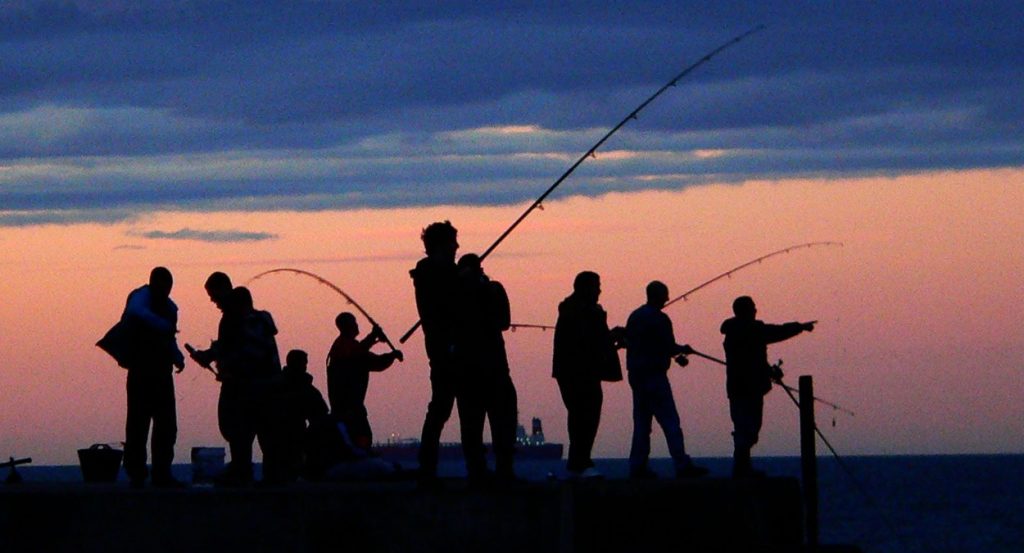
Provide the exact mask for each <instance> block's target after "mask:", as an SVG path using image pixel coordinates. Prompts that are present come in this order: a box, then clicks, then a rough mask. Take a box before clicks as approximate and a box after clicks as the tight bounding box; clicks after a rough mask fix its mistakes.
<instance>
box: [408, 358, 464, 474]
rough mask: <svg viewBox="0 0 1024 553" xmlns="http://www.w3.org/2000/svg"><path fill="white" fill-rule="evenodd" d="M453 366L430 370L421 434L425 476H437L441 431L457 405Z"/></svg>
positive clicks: (422, 463) (420, 459)
mask: <svg viewBox="0 0 1024 553" xmlns="http://www.w3.org/2000/svg"><path fill="white" fill-rule="evenodd" d="M452 373H453V371H452V369H451V367H434V366H433V364H432V366H431V371H430V394H431V395H430V403H428V404H427V416H426V418H424V420H423V431H422V433H421V434H420V450H419V452H418V454H417V456H418V458H419V465H420V474H421V476H423V477H425V478H433V477H436V476H437V455H438V448H439V447H440V444H441V431H442V430H444V425H445V423H447V422H448V419H449V418H450V417H451V414H452V408H453V407H454V406H455V385H456V381H455V376H454V374H452Z"/></svg>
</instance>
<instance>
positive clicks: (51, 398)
mask: <svg viewBox="0 0 1024 553" xmlns="http://www.w3.org/2000/svg"><path fill="white" fill-rule="evenodd" d="M1019 20H1020V6H1019V3H1015V2H987V3H984V4H974V3H968V2H964V3H955V2H954V3H951V2H914V3H902V2H881V3H871V4H870V5H863V4H852V3H851V4H840V5H839V6H838V7H837V6H835V5H831V4H825V3H819V2H804V3H801V2H786V3H758V4H757V5H754V4H753V3H746V2H719V3H714V4H712V5H709V4H707V3H699V2H693V3H690V2H653V1H652V2H622V3H615V2H580V3H574V2H570V3H560V4H559V6H558V7H557V8H554V7H550V8H547V7H545V8H536V7H531V6H529V4H528V3H524V4H522V5H521V4H520V3H507V2H505V3H498V2H441V3H436V2H430V3H425V2H424V3H420V2H393V3H391V2H373V3H358V4H355V3H349V2H334V1H329V0H324V1H307V2H284V1H276V2H275V1H259V0H250V1H246V2H240V1H239V2H234V1H221V2H203V1H191V2H176V1H170V0H164V1H159V2H157V1H141V2H140V1H136V2H121V1H98V0H97V1H79V2H66V1H61V2H47V1H12V2H5V3H3V4H2V5H0V59H2V63H0V75H2V77H3V78H2V79H0V83H2V84H0V247H2V249H0V251H2V256H0V291H2V294H0V298H2V301H0V348H2V349H0V353H2V355H3V359H4V361H5V363H4V368H3V370H2V371H0V390H2V395H0V458H6V457H7V456H16V457H25V456H31V457H33V458H34V460H35V462H36V463H38V464H61V463H74V462H76V457H75V450H76V449H77V448H80V447H87V446H88V445H90V444H92V443H96V442H105V443H116V442H119V441H121V440H122V439H123V432H124V430H123V417H124V404H125V398H124V376H125V375H124V371H123V370H122V369H120V368H118V367H117V366H116V364H114V363H113V361H112V360H111V359H110V358H108V357H107V356H106V355H105V354H103V352H101V351H100V350H99V349H97V348H96V347H95V346H94V343H95V341H96V340H97V339H98V338H99V337H100V336H102V334H103V333H104V332H105V331H106V330H107V328H109V326H110V325H111V324H113V322H114V321H116V320H117V317H119V315H120V312H121V309H122V308H123V305H124V299H125V296H126V295H127V293H128V292H130V291H131V290H132V289H133V288H135V287H137V286H139V285H141V284H143V283H144V282H145V280H146V278H147V276H148V273H149V270H150V269H151V268H152V267H153V266H155V265H164V266H166V267H168V268H169V269H170V270H171V271H172V272H173V274H174V276H175V287H174V290H173V292H172V296H173V298H174V299H175V301H176V302H177V303H178V305H179V307H180V309H181V317H180V325H179V326H180V334H179V340H180V342H182V343H184V342H190V343H193V344H195V345H197V346H198V345H205V344H206V343H208V341H209V340H210V339H211V338H213V337H214V335H215V333H216V324H217V320H218V317H219V312H218V311H217V310H216V309H215V308H214V307H213V305H212V304H210V302H209V301H208V299H207V297H206V295H205V293H204V291H203V289H202V284H203V281H204V280H205V278H206V276H207V275H208V274H209V273H210V272H212V271H215V270H223V271H225V272H228V273H229V274H230V275H231V276H232V277H233V279H234V280H235V282H236V283H238V284H244V283H246V282H247V281H248V279H250V278H251V277H252V276H254V275H256V274H258V273H260V272H261V271H265V270H268V269H273V268H278V267H293V268H298V269H303V270H307V271H311V272H314V273H316V274H319V275H321V276H323V277H324V278H327V279H328V280H330V281H331V282H333V283H335V284H336V285H337V286H339V287H341V288H342V289H344V290H345V291H346V292H347V293H349V294H350V295H351V296H353V297H354V298H355V299H356V300H357V301H359V303H360V304H361V305H362V306H363V307H365V308H366V309H367V311H369V312H370V313H371V315H372V316H373V317H374V318H376V319H377V320H378V321H379V322H380V323H381V324H382V325H383V327H384V328H385V330H386V331H387V332H388V334H389V335H390V336H391V338H392V339H393V340H395V341H397V339H398V337H399V336H400V335H401V334H402V333H403V332H405V330H406V329H408V328H409V327H410V326H411V325H412V324H413V323H414V322H415V321H416V318H417V316H416V313H415V308H414V305H413V294H412V285H411V280H410V279H409V275H408V270H409V269H410V268H411V267H412V266H413V265H414V264H415V263H416V260H417V259H418V258H419V257H421V256H422V246H421V244H420V242H419V232H420V229H421V228H422V227H424V226H425V225H427V224H429V223H430V222H432V221H437V220H443V219H450V220H451V221H452V222H453V223H454V224H455V225H456V226H457V227H458V228H459V231H460V234H459V242H460V243H461V245H462V251H463V252H469V251H475V252H481V251H483V250H484V249H486V248H487V246H489V245H490V244H491V243H492V242H493V241H494V239H495V238H496V237H497V236H498V235H499V234H500V233H501V232H502V231H503V230H505V228H507V227H508V225H509V224H510V223H511V222H512V221H513V220H515V218H516V217H517V216H518V215H519V214H520V213H522V212H523V210H524V209H525V208H526V207H527V206H528V205H529V203H530V202H531V201H532V200H533V199H534V198H536V197H537V196H538V195H539V194H540V193H542V192H543V191H544V190H545V189H546V188H547V187H548V186H550V185H551V183H552V182H554V180H555V179H556V178H557V177H558V176H559V175H561V174H562V173H563V172H564V171H565V170H566V169H567V168H568V167H569V166H570V165H571V164H572V163H573V162H574V161H575V160H576V159H577V158H578V157H579V156H580V155H581V154H582V153H584V152H585V151H586V150H587V149H588V148H589V147H590V146H591V145H592V144H593V143H594V142H595V141H597V140H598V139H599V138H600V137H601V136H602V135H603V134H604V133H605V132H606V131H607V130H608V129H609V128H611V127H612V126H613V125H614V124H615V123H617V122H618V121H619V120H620V119H622V118H623V117H624V116H625V115H626V114H628V113H629V112H630V111H631V110H632V109H633V108H634V107H636V105H638V104H639V103H640V102H642V101H643V100H644V99H645V98H647V97H648V96H649V95H650V94H651V93H653V92H654V91H655V90H657V89H658V88H659V87H660V86H662V85H663V84H665V82H666V81H667V80H668V79H670V78H671V77H673V76H674V75H675V74H677V73H678V72H679V71H680V70H681V69H682V68H683V67H686V66H687V65H689V64H690V63H693V62H694V61H697V60H698V59H700V57H701V56H703V55H704V54H706V53H707V52H708V51H710V50H712V49H714V48H715V47H717V46H718V45H720V44H722V43H724V42H726V41H727V40H729V39H730V38H732V37H734V36H736V35H738V34H740V33H742V32H744V31H746V30H748V29H750V28H753V27H755V26H756V25H759V24H764V25H765V26H766V28H765V29H764V30H763V31H761V32H759V33H756V34H754V35H751V36H750V37H748V38H747V39H745V40H744V41H743V42H740V43H739V44H736V45H735V46H733V47H732V48H730V49H728V50H726V51H724V52H722V53H721V54H719V55H718V56H717V57H715V58H713V59H712V60H711V61H710V62H708V63H706V64H705V65H703V66H702V67H700V68H699V69H698V70H697V71H695V72H694V73H693V74H691V75H689V76H687V77H686V78H685V79H684V80H682V81H680V83H679V85H678V86H677V87H675V88H672V89H669V90H668V91H667V92H666V93H665V94H664V95H663V96H662V97H660V98H658V99H657V101H656V102H654V103H652V104H651V105H650V106H649V107H648V108H647V109H646V110H644V111H643V112H642V113H641V114H640V116H639V118H638V120H636V121H630V122H629V123H628V124H627V125H626V127H624V128H623V129H622V130H621V131H620V132H619V133H617V134H616V135H614V137H612V139H611V140H609V142H608V143H607V144H605V146H604V147H603V148H601V149H600V150H599V151H598V153H597V156H596V158H594V159H588V160H587V161H586V162H584V163H583V165H581V166H580V169H579V170H578V171H577V172H576V173H574V174H573V175H572V176H571V177H570V178H569V179H567V180H566V181H565V182H564V183H563V185H562V186H561V187H560V188H559V189H558V190H557V191H556V192H555V193H554V194H553V195H552V196H551V197H550V198H549V199H548V200H547V201H546V202H545V204H544V209H543V210H538V211H536V212H534V213H533V214H531V215H530V217H529V218H528V219H527V220H526V222H525V223H524V224H523V225H522V226H521V227H520V228H519V229H517V230H516V231H515V233H513V234H512V235H511V236H510V237H509V239H508V240H507V241H506V242H505V243H503V244H502V245H501V247H500V248H499V249H497V250H496V251H495V253H494V254H492V255H491V256H490V257H489V258H488V259H487V260H486V262H485V268H486V270H487V272H488V273H489V274H490V275H491V276H492V277H493V278H495V279H497V280H500V281H501V282H503V283H504V284H505V286H506V288H507V289H508V292H509V296H510V299H511V301H512V312H513V320H514V321H516V322H519V323H528V324H554V321H555V317H556V313H557V304H558V302H559V301H560V300H561V299H562V298H563V297H565V296H566V295H567V294H568V293H569V292H570V291H571V283H572V279H573V276H574V275H575V274H576V273H577V272H579V271H581V270H595V271H597V272H599V273H600V274H601V275H602V280H603V290H604V294H603V296H602V298H601V302H602V304H603V305H604V306H605V308H606V309H607V311H608V312H609V317H610V320H611V322H612V323H613V324H622V323H624V321H625V319H626V317H627V316H628V314H629V312H630V311H631V310H632V309H634V308H636V307H637V306H639V305H640V304H641V303H642V302H643V289H644V286H645V285H646V283H647V282H648V281H650V280H652V279H659V280H662V281H664V282H665V283H666V284H668V286H669V288H670V293H671V294H672V295H673V296H675V295H677V294H681V293H682V292H684V291H686V290H687V289H689V288H692V287H693V286H696V285H697V284H699V283H701V282H703V281H705V280H707V279H708V278H710V277H712V276H714V275H717V274H719V273H721V272H723V271H726V270H728V269H730V268H732V267H734V266H737V265H740V264H742V263H744V262H746V261H749V260H751V259H753V258H756V257H758V256H761V255H764V254H766V253H768V252H772V251H775V250H778V249H781V248H785V247H787V246H791V245H795V244H802V243H807V242H814V241H832V242H840V243H842V246H818V247H814V248H806V249H800V250H795V251H792V252H790V253H788V254H785V255H780V256H776V257H773V258H771V259H769V260H767V261H765V262H763V263H761V264H758V265H755V266H752V267H749V268H747V269H744V270H743V271H741V272H739V273H737V274H735V275H734V276H732V277H731V278H729V279H724V280H722V281H720V282H717V283H715V284H713V285H711V286H709V287H707V288H706V289H704V290H701V291H700V292H698V293H696V294H694V295H693V296H692V297H691V298H690V299H689V300H688V301H686V302H680V303H678V304H675V305H673V306H671V307H669V308H668V309H667V312H668V313H669V315H670V316H671V317H672V318H673V320H674V322H675V328H676V334H677V337H678V338H679V340H680V341H681V342H686V343H689V344H691V345H692V346H693V347H694V348H696V349H697V350H699V351H702V352H705V353H708V354H711V355H714V356H721V355H722V348H721V335H720V334H719V333H718V325H719V324H720V323H721V321H722V320H723V319H725V318H727V317H728V316H730V311H729V308H730V304H731V302H732V299H733V298H735V297H736V296H738V295H742V294H749V295H752V296H753V297H754V299H755V300H756V301H757V303H758V306H759V315H760V316H761V317H762V318H763V319H765V320H767V321H769V322H785V321H790V320H818V321H819V326H818V327H817V329H816V330H815V331H814V332H813V333H811V334H804V335H801V336H799V337H797V338H794V339H793V340H791V341H789V342H786V343H784V344H779V345H777V346H773V347H772V348H771V349H770V358H772V359H777V358H782V359H784V360H785V363H784V366H783V368H784V370H785V371H786V374H787V375H788V379H789V380H790V381H791V383H794V384H795V382H796V377H797V376H798V375H801V374H810V375H813V376H814V377H815V385H816V390H817V392H818V395H820V396H821V397H823V398H826V399H829V400H831V401H834V402H836V403H838V404H840V405H842V406H843V407H845V408H847V409H850V410H852V411H854V412H855V413H856V415H855V416H852V417H851V416H848V415H845V414H842V413H833V412H832V410H830V409H828V408H827V407H823V406H819V408H818V417H819V422H820V423H821V426H822V430H823V431H824V432H825V433H826V435H827V436H829V438H830V441H831V442H832V443H833V445H835V446H836V448H837V449H838V450H839V451H840V452H841V453H848V454H901V453H990V452H1017V453H1020V452H1024V445H1022V444H1024V377H1022V369H1024V340H1022V329H1024V325H1021V323H1020V313H1021V312H1022V307H1024V293H1022V292H1024V290H1022V286H1021V275H1022V274H1024V255H1022V240H1021V236H1024V222H1022V221H1024V217H1022V211H1024V188H1022V186H1021V185H1022V184H1024V112H1022V107H1021V102H1020V98H1022V97H1024V58H1022V57H1021V55H1020V52H1021V51H1022V50H1024V31H1021V29H1020V26H1019ZM248 285H249V286H250V288H251V289H252V291H253V293H254V296H255V299H256V304H257V307H258V308H261V309H266V310H269V311H270V312H271V313H272V314H273V316H274V318H275V320H276V321H277V323H278V326H279V328H280V330H281V334H280V336H279V345H280V348H281V351H282V354H283V353H284V352H286V351H287V350H288V349H292V348H301V349H305V350H307V351H308V352H309V353H310V359H311V362H310V365H311V372H312V373H313V374H314V377H315V379H316V380H315V383H316V384H317V385H318V386H319V387H320V389H321V390H323V391H326V382H325V380H324V379H325V376H324V370H323V363H324V357H325V356H326V352H327V349H328V348H329V346H330V343H331V341H332V340H333V338H334V335H335V331H334V328H333V318H334V316H335V315H336V314H337V313H338V312H339V311H341V310H349V309H351V306H347V305H346V304H345V301H344V299H343V298H341V297H340V296H339V295H338V294H336V293H334V292H333V291H331V290H330V289H329V288H327V287H326V286H323V285H320V284H318V283H316V282H315V281H314V280H312V279H308V278H304V277H300V276H295V275H287V274H275V275H271V276H267V277H265V278H261V279H259V280H256V281H253V282H250V283H249V284H248ZM363 325H364V329H368V326H367V325H366V324H365V322H363ZM551 340H552V335H551V333H550V332H544V331H540V330H530V329H520V330H518V331H516V332H510V333H507V334H506V342H507V343H508V349H509V357H510V363H511V366H512V376H513V380H514V382H515V384H516V387H517V389H518V391H519V402H520V403H519V408H520V415H521V417H520V418H521V420H522V421H523V422H524V423H528V422H529V418H530V417H533V416H539V417H541V418H542V419H543V421H544V426H545V430H546V433H547V435H548V439H549V440H552V441H559V442H565V441H566V440H567V436H566V432H565V411H564V408H563V407H562V404H561V401H560V399H559V396H558V392H557V388H556V386H555V383H554V381H553V380H552V379H551V378H550V357H551ZM402 349H403V350H404V351H405V353H406V361H405V363H402V364H400V365H396V366H394V367H393V368H391V369H389V370H388V371H387V372H385V373H382V374H379V375H374V376H373V378H372V379H371V388H370V392H369V397H368V409H369V412H370V421H371V424H372V425H373V428H374V432H375V434H376V436H377V437H378V438H381V439H384V438H387V437H388V436H389V435H390V434H395V435H398V436H401V437H415V436H417V435H418V432H419V428H420V425H421V423H422V418H423V414H424V413H425V410H426V404H427V401H428V398H429V382H428V379H427V368H426V361H425V356H424V353H423V342H422V335H421V334H417V335H415V336H414V337H413V338H412V339H410V340H409V342H408V343H406V344H405V345H404V346H402ZM671 379H672V384H673V386H674V389H675V395H676V399H677V402H678V404H679V407H680V412H681V414H682V419H683V429H684V432H685V434H686V439H687V446H688V449H689V450H690V453H691V454H693V455H695V456H698V457H700V456H720V455H728V454H729V453H730V452H731V438H730V436H729V430H730V425H729V419H728V406H727V402H726V398H725V389H724V388H725V383H724V374H723V371H722V370H721V368H720V367H718V366H716V365H714V364H712V363H709V362H706V361H703V360H700V359H693V360H692V362H691V364H690V366H689V367H687V368H685V369H679V368H673V369H672V376H671ZM176 386H177V395H178V418H179V427H180V431H179V439H178V447H177V455H178V459H179V460H180V461H184V460H187V456H188V448H189V447H192V446H198V445H223V444H224V442H223V439H222V438H221V437H220V436H219V434H218V432H217V429H216V396H217V384H216V382H215V381H214V380H213V378H212V377H211V375H210V374H209V373H206V372H205V371H203V370H202V369H201V368H200V367H198V366H196V365H194V364H189V365H188V367H187V368H186V371H185V372H184V373H182V374H180V375H178V376H177V377H176ZM605 390H606V401H605V407H604V412H603V420H602V426H601V430H600V434H599V436H598V443H597V445H596V451H595V454H596V455H597V456H603V457H624V456H626V454H627V453H628V444H629V432H630V424H631V423H630V416H629V413H630V403H629V393H628V386H627V385H626V384H625V383H618V384H607V385H606V387H605ZM766 411H767V412H766V417H767V421H766V429H765V432H764V435H763V437H762V442H761V444H760V445H759V446H758V447H757V449H755V453H756V454H775V455H792V454H796V453H797V447H798V433H797V418H796V411H795V409H794V408H793V406H792V405H791V403H790V401H789V399H788V398H786V397H785V395H784V394H782V392H781V391H775V392H772V394H771V395H770V396H769V398H768V400H767V408H766ZM833 416H835V423H836V424H835V426H833V425H832V419H833ZM457 429H458V426H457V422H456V421H455V420H454V419H453V422H452V423H451V424H450V425H449V427H447V429H446V433H445V439H447V440H453V441H454V440H456V439H457V436H458V432H457ZM654 443H655V448H656V449H655V454H656V455H664V454H665V449H664V445H663V439H662V438H661V436H660V435H656V436H655V439H654Z"/></svg>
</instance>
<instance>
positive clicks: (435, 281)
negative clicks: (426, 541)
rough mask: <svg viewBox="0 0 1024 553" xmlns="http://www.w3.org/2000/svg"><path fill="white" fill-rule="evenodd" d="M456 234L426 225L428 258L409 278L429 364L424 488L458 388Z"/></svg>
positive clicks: (441, 225)
mask: <svg viewBox="0 0 1024 553" xmlns="http://www.w3.org/2000/svg"><path fill="white" fill-rule="evenodd" d="M457 234H458V231H457V230H456V229H455V227H454V226H452V224H451V223H450V222H448V221H444V222H438V223H431V224H430V225H428V226H427V227H426V228H425V229H423V232H422V233H421V234H420V238H421V240H422V241H423V247H424V250H425V251H426V254H427V256H426V257H425V258H423V259H421V260H420V261H419V262H418V263H417V264H416V267H415V268H414V269H413V270H412V271H410V272H409V274H410V275H411V276H412V282H413V286H414V287H415V291H416V310H417V311H418V313H419V316H420V322H421V323H422V324H423V339H424V343H425V345H426V350H427V358H428V359H429V360H430V394H431V395H430V403H429V404H428V405H427V415H426V418H425V419H424V421H423V432H422V434H421V437H420V450H419V465H420V477H421V481H422V482H423V483H430V482H433V481H434V480H435V479H436V478H437V455H438V447H439V445H440V441H441V432H442V430H444V425H445V423H446V422H448V418H449V417H451V414H452V407H454V405H455V395H456V386H457V384H458V380H457V375H456V370H455V361H454V359H453V348H454V346H455V325H456V319H455V312H456V293H457V288H458V274H457V269H456V266H455V252H456V251H458V249H459V243H458V240H457V239H456V238H457Z"/></svg>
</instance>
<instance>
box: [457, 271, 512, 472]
mask: <svg viewBox="0 0 1024 553" xmlns="http://www.w3.org/2000/svg"><path fill="white" fill-rule="evenodd" d="M458 269H459V302H458V307H459V309H458V331H457V333H456V338H455V360H456V363H458V370H459V377H458V378H459V384H458V385H459V392H458V405H459V425H460V427H461V430H462V453H463V456H464V457H465V459H466V472H467V474H468V476H469V480H470V484H471V485H487V484H488V480H489V479H490V476H491V474H490V472H489V470H488V468H487V460H486V449H485V447H484V419H485V418H486V419H487V420H488V421H489V422H490V427H491V439H492V441H493V446H494V469H495V472H494V476H495V477H497V479H498V481H499V482H501V483H509V482H513V481H515V480H516V475H515V470H514V467H513V458H514V456H515V445H516V423H517V415H518V412H517V401H518V399H517V396H516V388H515V386H514V385H513V384H512V377H511V375H510V374H509V366H508V355H507V353H506V351H505V338H504V337H503V336H502V333H503V332H504V331H506V330H508V328H509V326H510V325H511V324H512V316H511V309H510V307H509V301H508V295H507V294H506V292H505V287H504V286H502V285H501V283H500V282H498V281H496V280H491V279H490V278H489V277H488V276H487V275H486V274H485V273H484V270H483V267H481V265H480V256H478V255H476V254H472V253H468V254H466V255H463V256H462V257H461V258H459V263H458Z"/></svg>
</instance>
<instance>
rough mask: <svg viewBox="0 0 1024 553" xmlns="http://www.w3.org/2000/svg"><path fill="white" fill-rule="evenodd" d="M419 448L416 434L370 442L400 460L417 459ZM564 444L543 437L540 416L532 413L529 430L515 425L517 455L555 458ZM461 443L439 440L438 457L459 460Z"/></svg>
mask: <svg viewBox="0 0 1024 553" xmlns="http://www.w3.org/2000/svg"><path fill="white" fill-rule="evenodd" d="M484 445H485V447H487V457H488V460H490V461H493V460H494V453H493V448H492V447H491V444H489V443H487V444H484ZM419 449H420V441H419V440H418V439H416V438H391V439H389V440H388V441H386V442H377V443H375V444H374V445H373V452H374V453H375V454H376V455H379V456H380V457H382V458H383V459H387V460H389V461H396V462H399V463H416V462H417V459H416V455H417V453H418V452H419ZM563 451H564V446H563V445H562V444H559V443H548V442H547V441H546V440H545V439H544V428H543V426H542V424H541V420H540V419H539V418H537V417H534V418H533V420H532V421H531V429H530V433H529V434H527V433H526V428H524V427H523V425H522V424H518V425H516V459H517V460H537V461H557V460H559V459H561V458H562V452H563ZM462 458H463V457H462V444H461V443H459V442H442V443H441V446H440V448H439V449H438V460H439V461H441V462H445V461H461V460H462Z"/></svg>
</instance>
